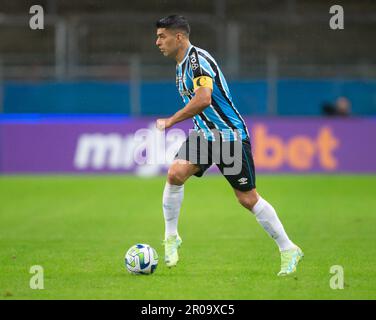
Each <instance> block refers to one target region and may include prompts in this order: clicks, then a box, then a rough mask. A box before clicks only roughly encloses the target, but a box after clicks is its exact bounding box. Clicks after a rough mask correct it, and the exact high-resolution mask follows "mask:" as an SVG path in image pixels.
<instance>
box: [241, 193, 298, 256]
mask: <svg viewBox="0 0 376 320" xmlns="http://www.w3.org/2000/svg"><path fill="white" fill-rule="evenodd" d="M234 192H235V195H236V197H237V199H238V201H239V202H240V204H241V205H242V206H243V207H245V208H247V209H248V210H249V211H251V212H252V213H253V214H254V215H255V217H256V220H257V222H258V223H259V224H260V225H261V226H262V227H263V228H264V230H265V231H266V232H267V233H268V234H269V235H270V236H271V237H272V238H273V239H274V240H275V242H276V244H277V245H278V247H279V250H280V251H285V250H289V249H292V248H295V247H296V246H295V244H294V243H293V242H292V241H291V240H290V239H289V237H288V235H287V233H286V231H285V229H284V227H283V225H282V223H281V221H280V220H279V218H278V215H277V212H276V211H275V209H274V208H273V206H272V205H271V204H270V203H269V202H268V201H266V200H265V199H263V198H262V197H261V196H260V195H259V194H258V193H257V191H256V189H252V190H250V191H240V190H237V189H234Z"/></svg>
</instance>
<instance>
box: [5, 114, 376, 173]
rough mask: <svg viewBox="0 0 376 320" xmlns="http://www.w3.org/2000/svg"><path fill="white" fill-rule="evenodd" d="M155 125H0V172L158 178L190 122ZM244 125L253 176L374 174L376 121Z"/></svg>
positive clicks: (253, 121) (151, 121)
mask: <svg viewBox="0 0 376 320" xmlns="http://www.w3.org/2000/svg"><path fill="white" fill-rule="evenodd" d="M155 120H156V119H155V118H139V119H134V118H132V119H121V118H119V119H117V120H116V119H113V118H112V119H111V120H110V119H106V118H102V119H97V120H90V119H87V120H85V119H83V120H82V119H81V120H65V121H59V120H54V121H51V120H40V121H35V122H32V121H31V122H17V121H3V122H0V173H3V174H14V173H20V174H21V173H33V174H35V173H132V174H137V175H156V174H159V173H163V172H165V171H166V170H167V168H168V166H169V163H171V161H172V160H173V157H174V155H175V153H176V151H177V150H178V148H179V146H180V145H181V143H182V142H183V141H184V140H185V138H186V136H187V134H188V131H189V129H191V128H192V122H191V121H185V122H183V123H181V124H179V125H176V127H174V128H172V129H169V130H167V131H166V132H161V131H158V130H156V128H155ZM245 120H246V123H247V125H248V128H249V131H250V134H251V142H252V150H253V155H254V158H255V164H256V171H257V172H258V173H262V172H290V173H291V172H295V173H309V172H317V173H335V172H343V173H344V172H348V173H376V142H375V140H376V119H366V118H364V119H363V118H349V119H328V118H246V119H245ZM214 171H216V170H214Z"/></svg>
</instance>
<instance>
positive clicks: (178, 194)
mask: <svg viewBox="0 0 376 320" xmlns="http://www.w3.org/2000/svg"><path fill="white" fill-rule="evenodd" d="M183 198H184V185H181V186H177V185H173V184H169V183H168V182H166V185H165V188H164V191H163V214H164V218H165V237H166V239H167V237H168V236H171V235H177V234H178V219H179V213H180V207H181V204H182V202H183Z"/></svg>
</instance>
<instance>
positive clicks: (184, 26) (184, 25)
mask: <svg viewBox="0 0 376 320" xmlns="http://www.w3.org/2000/svg"><path fill="white" fill-rule="evenodd" d="M155 26H156V27H157V28H165V29H173V30H181V31H184V32H185V33H186V34H187V35H189V34H190V32H191V27H190V26H189V23H188V20H187V19H186V18H185V17H183V16H179V15H177V14H174V15H171V16H168V17H164V18H161V19H159V20H158V21H157V22H156V23H155Z"/></svg>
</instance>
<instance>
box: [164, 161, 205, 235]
mask: <svg viewBox="0 0 376 320" xmlns="http://www.w3.org/2000/svg"><path fill="white" fill-rule="evenodd" d="M199 170H200V169H199V168H198V167H197V165H195V164H192V163H190V162H189V161H187V160H180V159H178V160H175V161H174V162H173V163H172V165H171V166H170V168H169V170H168V173H167V181H166V184H165V188H164V191H163V213H164V218H165V238H166V239H167V238H168V237H169V236H177V235H178V230H177V227H178V219H179V214H180V208H181V205H182V202H183V198H184V182H185V181H186V180H187V179H188V178H189V177H191V176H192V175H194V174H196V173H197V172H198V171H199Z"/></svg>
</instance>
